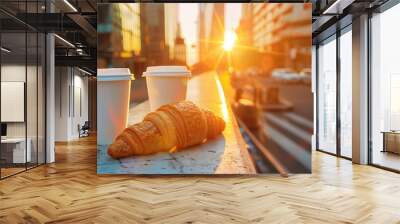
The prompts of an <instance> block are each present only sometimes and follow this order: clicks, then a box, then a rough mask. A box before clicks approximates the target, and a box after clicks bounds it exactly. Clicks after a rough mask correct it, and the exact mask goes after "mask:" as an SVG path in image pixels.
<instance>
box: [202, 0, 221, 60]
mask: <svg viewBox="0 0 400 224" xmlns="http://www.w3.org/2000/svg"><path fill="white" fill-rule="evenodd" d="M224 21H225V7H224V4H223V3H213V4H212V3H200V5H199V28H198V29H199V44H198V46H199V61H200V62H205V63H207V62H208V61H210V60H211V59H212V58H214V57H215V56H216V54H218V50H220V49H221V46H222V43H223V41H224V33H225V29H224Z"/></svg>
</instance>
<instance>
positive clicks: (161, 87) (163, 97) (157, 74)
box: [143, 66, 191, 111]
mask: <svg viewBox="0 0 400 224" xmlns="http://www.w3.org/2000/svg"><path fill="white" fill-rule="evenodd" d="M143 76H144V77H146V84H147V91H148V95H149V103H150V109H151V111H155V110H157V109H158V108H159V107H160V106H162V105H165V104H169V103H175V102H178V101H181V100H185V99H186V92H187V82H188V80H189V78H190V77H191V73H190V71H189V70H187V68H186V66H152V67H147V70H146V72H144V73H143Z"/></svg>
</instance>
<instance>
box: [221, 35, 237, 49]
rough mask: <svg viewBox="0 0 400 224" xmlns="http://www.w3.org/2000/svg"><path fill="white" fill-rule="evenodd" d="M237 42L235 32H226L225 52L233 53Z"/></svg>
mask: <svg viewBox="0 0 400 224" xmlns="http://www.w3.org/2000/svg"><path fill="white" fill-rule="evenodd" d="M235 41H236V33H235V32H233V31H226V32H225V39H224V45H223V48H224V50H225V51H231V50H232V49H233V47H234V45H235Z"/></svg>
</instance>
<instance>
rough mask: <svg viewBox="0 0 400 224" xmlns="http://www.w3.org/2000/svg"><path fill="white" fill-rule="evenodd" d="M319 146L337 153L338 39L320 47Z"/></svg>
mask: <svg viewBox="0 0 400 224" xmlns="http://www.w3.org/2000/svg"><path fill="white" fill-rule="evenodd" d="M318 66H319V68H318V94H319V95H318V114H319V117H318V148H319V149H320V150H323V151H327V152H331V153H336V40H335V39H333V40H332V41H330V42H328V43H326V44H323V45H320V46H319V48H318Z"/></svg>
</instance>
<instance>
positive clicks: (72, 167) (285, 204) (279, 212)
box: [0, 137, 400, 224]
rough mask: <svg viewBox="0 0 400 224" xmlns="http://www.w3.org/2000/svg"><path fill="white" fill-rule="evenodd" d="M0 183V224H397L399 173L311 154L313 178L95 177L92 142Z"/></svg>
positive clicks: (60, 147) (60, 151)
mask: <svg viewBox="0 0 400 224" xmlns="http://www.w3.org/2000/svg"><path fill="white" fill-rule="evenodd" d="M56 151H57V153H56V160H57V161H56V163H54V164H51V165H46V166H41V167H39V168H36V169H33V170H30V171H28V172H26V173H22V174H19V175H17V176H13V177H10V178H8V179H5V180H2V181H0V223H45V222H47V223H374V224H375V223H400V200H399V199H400V175H399V174H395V173H391V172H387V171H384V170H380V169H377V168H374V167H369V166H359V165H352V164H351V162H350V161H347V160H343V159H338V158H335V157H333V156H330V155H326V154H323V153H319V152H314V153H313V174H312V175H293V176H290V177H289V178H282V177H280V176H277V175H265V176H241V177H240V176H236V177H232V176H225V177H211V176H196V177H177V176H168V177H160V176H157V177H154V176H152V177H138V176H127V175H124V176H98V175H96V167H95V166H96V143H95V138H93V137H91V138H85V139H83V140H81V141H76V142H71V143H69V144H57V150H56Z"/></svg>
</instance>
